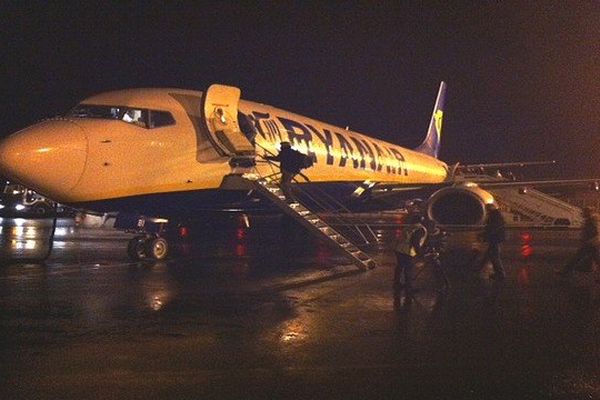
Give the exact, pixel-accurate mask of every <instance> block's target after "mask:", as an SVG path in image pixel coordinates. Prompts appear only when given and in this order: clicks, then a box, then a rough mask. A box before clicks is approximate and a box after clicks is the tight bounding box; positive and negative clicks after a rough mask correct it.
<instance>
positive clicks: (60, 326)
mask: <svg viewBox="0 0 600 400" xmlns="http://www.w3.org/2000/svg"><path fill="white" fill-rule="evenodd" d="M283 225H285V224H283ZM283 225H282V224H278V223H269V224H267V225H265V226H263V227H260V226H251V227H250V228H247V227H246V226H245V225H243V224H241V225H240V224H237V223H232V224H226V225H223V226H222V229H214V227H213V229H205V230H204V231H203V232H202V233H204V235H201V233H196V235H195V236H194V237H193V240H190V241H188V242H184V244H183V245H180V246H177V249H174V250H177V255H175V256H174V257H173V258H170V259H169V260H167V261H163V262H150V261H147V262H139V263H134V262H130V261H129V260H128V259H127V255H126V246H127V239H128V238H129V237H130V235H128V234H124V233H120V232H115V231H110V230H106V229H82V228H78V227H75V226H74V224H73V223H72V221H71V220H59V223H58V230H57V234H56V237H55V242H54V250H53V253H52V255H51V257H50V258H49V259H48V260H47V261H46V262H45V263H32V262H30V261H27V262H25V261H17V260H10V259H9V258H10V257H14V256H19V257H24V258H32V257H33V255H36V254H43V253H44V252H45V248H44V246H45V245H46V242H45V241H44V235H45V234H47V232H48V228H49V227H50V222H49V221H44V220H38V221H28V220H12V219H4V220H2V221H1V224H0V226H1V228H2V231H0V255H1V256H2V260H3V262H2V264H1V265H0V310H1V311H0V341H1V350H0V357H1V359H0V360H1V364H0V398H1V399H108V398H110V399H117V398H118V399H121V398H123V399H153V398H159V399H179V398H186V399H196V398H202V399H211V398H214V399H222V398H240V399H246V398H261V399H264V398H298V399H317V398H319V399H321V398H322V399H331V398H369V399H371V398H416V399H597V398H600V340H599V339H598V337H599V334H600V307H599V305H600V284H598V283H596V282H595V279H597V278H598V277H599V276H600V274H598V273H577V274H576V276H575V277H574V278H573V279H570V280H566V281H564V280H560V279H558V278H557V277H556V275H555V274H554V272H553V269H554V268H556V267H558V266H560V265H562V264H563V263H564V262H565V261H566V259H567V258H568V256H569V255H570V254H572V253H573V252H574V250H575V248H576V246H577V237H578V232H576V231H569V230H528V231H527V232H525V231H524V230H511V232H510V235H509V241H508V242H507V243H506V244H505V246H504V248H503V259H504V262H505V267H506V269H507V272H508V278H507V279H506V280H505V281H504V282H494V281H490V279H489V278H488V275H489V273H490V271H489V266H484V267H483V268H482V269H479V268H477V267H476V266H474V265H470V264H469V263H470V262H475V263H476V261H477V260H476V259H475V260H471V259H470V258H468V257H466V256H464V258H462V259H461V258H460V257H459V258H455V259H454V260H453V261H452V264H453V265H448V267H449V269H450V274H449V275H450V280H451V288H450V291H449V293H448V294H447V295H445V296H444V295H440V294H439V293H437V292H436V290H435V289H436V288H435V285H434V283H433V279H432V277H431V272H430V270H429V269H428V268H422V269H420V270H419V272H418V274H417V287H418V289H419V290H418V292H417V294H416V296H415V297H416V298H415V302H414V303H413V304H412V306H410V307H403V308H400V309H394V305H393V301H392V290H391V277H392V273H393V258H392V254H391V253H390V252H389V250H386V248H387V247H388V245H389V243H390V242H391V241H393V238H394V234H395V231H394V229H393V228H392V229H390V228H387V229H382V230H376V231H375V232H374V233H375V237H377V238H378V243H377V244H376V245H375V246H372V247H371V248H370V249H369V250H370V251H371V253H372V254H375V258H376V260H377V261H378V263H379V267H378V268H376V269H374V270H371V271H368V272H366V273H355V268H354V267H352V266H348V265H343V264H344V262H343V259H342V258H340V257H339V256H336V255H335V253H334V252H332V251H331V250H330V249H329V248H327V247H326V246H325V245H323V244H322V243H320V242H319V241H317V240H314V239H311V238H307V237H306V235H305V234H303V232H302V231H301V230H298V229H293V228H285V227H282V226H283ZM524 233H529V234H530V235H531V238H530V239H531V240H530V241H529V242H528V243H527V244H525V243H524V241H523V234H524ZM476 236H477V235H476V232H469V231H466V232H454V233H453V234H452V236H451V242H452V243H454V244H464V245H465V247H466V248H471V247H472V249H477V248H478V246H480V244H478V243H477V242H476V239H475V238H476ZM473 251H474V250H473ZM460 261H462V262H460ZM467 261H468V262H467ZM449 263H450V262H449Z"/></svg>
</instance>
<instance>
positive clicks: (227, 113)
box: [202, 85, 255, 156]
mask: <svg viewBox="0 0 600 400" xmlns="http://www.w3.org/2000/svg"><path fill="white" fill-rule="evenodd" d="M240 94H241V91H240V89H239V88H236V87H232V86H225V85H211V86H210V87H209V88H208V90H207V91H206V92H205V93H204V95H203V98H202V116H203V119H204V122H205V125H206V129H207V130H208V133H209V136H210V138H211V141H212V142H213V144H214V145H215V147H216V148H217V150H218V151H219V150H220V152H222V153H223V155H228V156H251V155H252V156H253V155H254V154H255V153H254V146H253V145H252V143H250V141H249V140H248V138H247V137H246V135H244V133H243V132H242V131H241V129H240V124H239V121H238V104H239V102H240Z"/></svg>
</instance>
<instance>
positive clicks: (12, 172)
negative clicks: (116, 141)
mask: <svg viewBox="0 0 600 400" xmlns="http://www.w3.org/2000/svg"><path fill="white" fill-rule="evenodd" d="M86 157H87V138H86V135H85V132H84V131H83V129H82V128H81V127H79V126H78V125H76V124H75V123H73V122H70V121H66V120H65V121H63V120H50V121H45V122H42V123H39V124H37V125H34V126H32V127H29V128H26V129H24V130H22V131H19V132H17V133H15V134H13V135H11V136H9V137H8V138H6V139H4V140H2V141H1V142H0V175H5V176H6V177H7V178H8V179H11V180H15V181H18V182H20V183H22V184H24V185H26V186H28V187H29V188H31V189H34V190H36V191H38V192H40V193H42V194H45V195H48V196H50V197H52V198H53V199H54V200H57V201H64V199H65V196H68V191H69V190H70V189H72V188H73V187H75V185H76V184H77V182H79V179H80V178H81V175H82V174H83V169H84V167H85V161H86Z"/></svg>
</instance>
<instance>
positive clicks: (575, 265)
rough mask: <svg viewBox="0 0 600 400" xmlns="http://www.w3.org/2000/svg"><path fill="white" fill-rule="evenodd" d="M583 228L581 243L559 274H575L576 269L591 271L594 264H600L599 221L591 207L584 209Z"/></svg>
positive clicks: (565, 275)
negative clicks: (599, 250) (599, 248)
mask: <svg viewBox="0 0 600 400" xmlns="http://www.w3.org/2000/svg"><path fill="white" fill-rule="evenodd" d="M583 218H584V222H583V229H582V230H581V245H580V247H579V249H578V250H577V252H576V253H575V255H574V256H573V257H572V258H571V260H569V262H568V263H567V265H565V266H564V267H563V268H562V269H560V270H558V271H557V272H558V274H560V275H562V276H564V277H567V276H571V275H572V274H573V271H574V270H575V269H577V270H579V271H583V272H591V271H592V270H593V264H594V262H595V263H596V265H597V266H600V254H599V253H598V246H599V245H600V242H599V238H598V221H597V219H596V216H595V215H594V214H593V213H592V209H591V208H590V207H585V208H584V209H583Z"/></svg>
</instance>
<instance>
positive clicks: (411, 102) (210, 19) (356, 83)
mask: <svg viewBox="0 0 600 400" xmlns="http://www.w3.org/2000/svg"><path fill="white" fill-rule="evenodd" d="M56 3H57V5H45V4H44V3H43V2H35V3H29V2H21V1H19V2H2V4H1V5H0V34H1V37H0V40H1V43H2V44H1V47H0V54H2V58H3V61H2V63H1V65H2V67H1V69H0V72H1V73H2V78H3V79H2V80H3V82H4V83H3V85H2V89H3V90H2V95H3V97H4V101H3V104H2V110H3V111H2V114H1V115H2V128H1V131H0V136H4V135H7V134H9V133H11V132H13V131H16V130H18V129H20V128H22V127H24V126H26V125H28V124H31V123H32V122H35V121H36V120H39V119H41V118H45V117H48V116H52V115H56V114H60V113H62V112H64V111H65V110H67V109H69V108H70V107H72V106H73V105H75V104H76V103H77V102H78V101H79V100H81V99H82V98H84V97H87V96H89V95H91V94H94V93H97V92H102V91H106V90H111V89H121V88H127V87H163V86H169V87H182V88H189V89H198V90H203V89H205V88H206V87H207V86H208V85H210V84H211V83H215V82H218V83H225V84H230V85H235V86H238V87H240V88H241V89H242V96H243V97H244V98H246V99H249V100H257V101H260V102H263V103H267V104H271V105H274V106H277V107H280V108H283V109H288V110H290V111H294V112H297V113H299V114H303V115H306V116H310V117H313V118H317V119H320V120H323V121H326V122H330V123H333V124H335V125H340V126H346V125H349V126H350V127H351V128H352V129H353V130H356V131H359V132H362V133H367V134H371V135H373V136H376V137H379V138H382V139H386V140H389V141H392V142H396V143H398V144H400V145H404V146H408V147H413V146H416V145H417V144H418V143H419V142H420V141H421V140H422V138H423V135H424V132H425V130H426V128H427V124H428V120H429V117H430V114H431V109H432V106H433V102H434V99H435V94H436V91H437V88H438V85H439V81H440V80H442V79H443V80H446V81H447V83H448V89H449V93H448V103H447V109H446V114H445V116H444V117H445V118H444V124H445V129H444V134H443V138H442V143H443V146H442V151H441V158H442V159H443V160H445V161H447V162H456V161H461V162H465V163H471V162H498V161H523V160H550V159H556V160H558V162H559V163H560V165H561V166H562V168H563V171H562V176H568V177H589V176H600V165H599V164H598V163H597V161H596V160H597V156H596V155H597V151H598V149H600V138H599V136H598V133H599V131H600V2H596V1H575V0H574V1H527V2H524V1H516V2H512V1H508V2H501V3H500V4H495V2H478V1H475V2H462V3H460V4H459V3H458V2H449V3H452V5H448V4H445V2H418V1H414V2H401V3H405V4H404V5H402V6H398V5H395V4H394V3H396V2H382V3H376V2H331V5H317V4H318V3H317V2H315V3H311V2H300V1H298V2H280V1H277V2H254V3H253V4H247V3H246V2H244V3H242V4H236V3H230V2H203V3H201V2H195V3H183V2H165V4H161V3H149V2H140V3H137V2H127V3H125V2H123V3H121V2H118V3H117V2H115V3H112V2H102V3H92V2H81V3H85V4H84V5H81V4H80V3H79V2H78V3H73V4H71V5H68V4H67V5H65V4H63V3H62V2H56ZM152 4H155V5H152ZM457 4H459V5H457Z"/></svg>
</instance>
